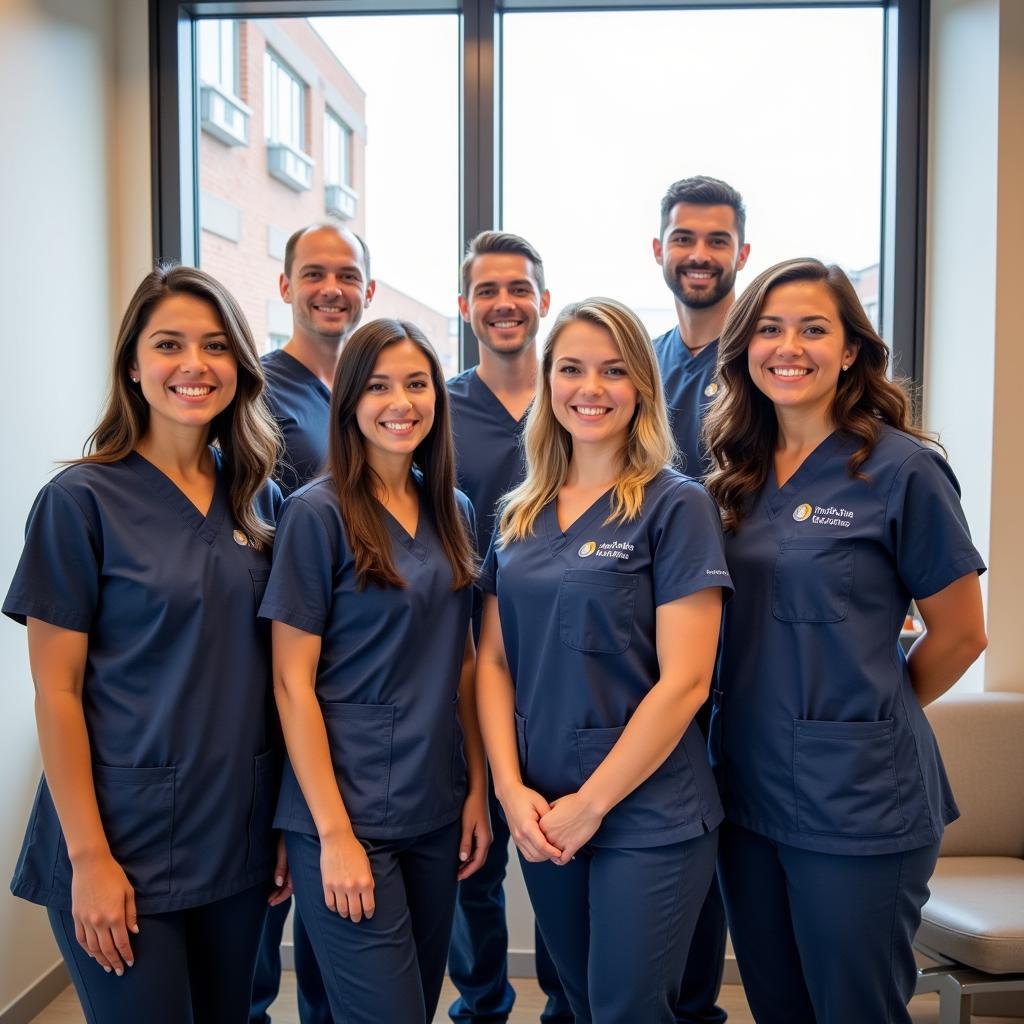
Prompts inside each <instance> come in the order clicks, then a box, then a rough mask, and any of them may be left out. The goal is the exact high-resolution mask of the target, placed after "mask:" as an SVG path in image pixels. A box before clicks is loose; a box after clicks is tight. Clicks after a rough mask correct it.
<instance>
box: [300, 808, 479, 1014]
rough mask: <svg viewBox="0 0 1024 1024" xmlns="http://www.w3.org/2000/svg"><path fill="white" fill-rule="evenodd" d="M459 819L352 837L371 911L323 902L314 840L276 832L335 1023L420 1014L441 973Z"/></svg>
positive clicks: (436, 993) (428, 1006) (429, 1010)
mask: <svg viewBox="0 0 1024 1024" xmlns="http://www.w3.org/2000/svg"><path fill="white" fill-rule="evenodd" d="M461 834H462V826H461V823H460V822H458V821H456V822H453V823H452V824H451V825H446V826H445V827H444V828H441V829H437V830H436V831H435V832H431V833H429V834H428V835H424V836H415V837H413V838H410V839H364V840H361V842H362V844H363V847H364V849H365V850H366V853H367V856H368V857H369V860H370V870H371V871H372V872H373V881H374V902H375V904H376V910H375V912H374V915H373V917H372V918H363V919H362V920H361V921H360V922H358V923H357V924H356V923H353V922H352V921H351V920H350V919H349V918H345V917H342V916H341V915H340V914H338V913H336V912H335V911H333V910H329V909H328V907H327V905H326V903H325V902H324V889H323V883H322V880H321V876H320V840H319V839H318V838H317V837H316V836H308V835H303V834H301V833H298V832H285V843H286V845H287V847H288V863H289V865H290V866H291V872H292V881H293V882H294V883H295V900H296V903H297V904H298V908H299V912H300V913H301V914H302V920H303V921H304V922H305V925H306V929H307V931H308V932H309V939H310V942H312V944H313V951H314V952H315V953H316V958H317V962H318V963H319V965H320V972H321V974H322V976H323V980H324V986H325V987H326V989H327V998H328V999H329V1001H330V1006H331V1012H332V1014H333V1015H334V1020H335V1021H336V1022H337V1024H383V1022H385V1021H386V1022H389V1024H390V1022H394V1024H427V1022H428V1021H430V1020H432V1019H433V1016H434V1011H435V1009H436V1008H437V1000H438V998H439V997H440V995H441V985H442V983H443V982H444V964H445V956H446V954H447V951H448V940H449V938H450V937H451V927H452V913H453V911H454V909H455V889H456V886H457V884H458V881H457V875H458V868H459V839H460V837H461Z"/></svg>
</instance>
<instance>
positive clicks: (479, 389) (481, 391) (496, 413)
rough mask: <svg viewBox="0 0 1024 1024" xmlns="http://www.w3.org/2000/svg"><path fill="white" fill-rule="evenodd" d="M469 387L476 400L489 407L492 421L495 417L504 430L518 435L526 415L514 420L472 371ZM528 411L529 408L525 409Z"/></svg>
mask: <svg viewBox="0 0 1024 1024" xmlns="http://www.w3.org/2000/svg"><path fill="white" fill-rule="evenodd" d="M470 387H471V388H473V390H474V391H475V392H476V397H477V399H478V400H479V401H480V402H482V403H484V404H486V405H489V406H490V412H491V418H492V420H493V419H494V418H495V417H496V418H497V422H500V423H504V425H505V427H506V429H508V430H510V431H513V432H515V434H516V435H518V434H519V431H520V429H521V428H522V425H523V422H524V421H525V420H526V413H525V412H524V413H523V417H522V419H518V420H517V419H516V418H515V417H514V416H513V415H512V413H510V412H509V411H508V409H506V408H505V406H504V405H503V404H502V401H501V399H500V398H499V397H498V396H497V395H496V394H495V393H494V392H493V391H492V390H491V389H490V388H489V387H488V386H487V384H486V383H485V382H484V380H483V378H481V376H480V374H479V373H477V371H476V370H475V369H474V370H473V376H472V377H471V378H470ZM526 408H527V411H529V408H530V407H529V406H527V407H526Z"/></svg>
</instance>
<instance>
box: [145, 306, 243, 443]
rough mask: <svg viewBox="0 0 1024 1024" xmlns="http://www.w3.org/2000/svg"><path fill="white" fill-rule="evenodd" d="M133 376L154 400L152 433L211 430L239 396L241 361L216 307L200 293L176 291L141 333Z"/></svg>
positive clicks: (149, 397) (155, 311)
mask: <svg viewBox="0 0 1024 1024" xmlns="http://www.w3.org/2000/svg"><path fill="white" fill-rule="evenodd" d="M129 374H130V376H131V377H132V378H133V383H132V386H133V387H140V388H141V389H142V395H143V397H144V398H145V399H146V402H147V403H148V404H149V413H150V419H149V431H150V432H152V431H154V430H162V429H164V428H165V427H172V428H174V429H180V428H183V427H184V428H194V429H202V430H206V429H208V427H209V425H210V422H211V420H213V418H214V417H215V416H217V415H218V414H219V413H221V412H223V411H224V410H225V409H226V408H227V407H228V406H229V405H230V404H231V401H232V399H233V398H234V397H235V390H236V387H237V383H238V360H237V359H236V358H235V354H234V352H233V351H232V350H231V345H230V341H229V339H228V336H227V334H226V333H225V330H224V324H223V323H221V319H220V316H219V315H218V313H217V311H216V309H215V308H214V307H213V306H212V305H211V304H210V303H208V302H205V301H204V300H203V299H200V298H197V297H196V296H194V295H187V294H172V295H168V296H167V297H166V298H164V299H161V300H160V302H158V303H157V305H156V306H155V307H154V309H153V312H152V313H151V314H150V317H149V319H148V320H147V321H146V323H145V325H144V326H143V328H142V330H141V331H140V333H139V340H138V342H137V344H136V348H135V357H134V359H133V360H132V362H131V364H130V366H129ZM135 379H137V380H138V383H135Z"/></svg>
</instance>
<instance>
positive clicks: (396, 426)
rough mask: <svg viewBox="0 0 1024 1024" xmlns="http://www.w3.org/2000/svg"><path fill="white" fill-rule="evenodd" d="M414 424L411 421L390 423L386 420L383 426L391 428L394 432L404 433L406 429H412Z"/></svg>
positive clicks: (387, 428)
mask: <svg viewBox="0 0 1024 1024" xmlns="http://www.w3.org/2000/svg"><path fill="white" fill-rule="evenodd" d="M414 426H415V424H413V423H390V422H387V421H385V422H384V428H385V429H386V430H393V431H394V432H395V433H396V434H405V433H407V432H408V431H410V430H412V428H413V427H414Z"/></svg>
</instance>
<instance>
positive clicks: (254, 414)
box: [69, 262, 280, 544]
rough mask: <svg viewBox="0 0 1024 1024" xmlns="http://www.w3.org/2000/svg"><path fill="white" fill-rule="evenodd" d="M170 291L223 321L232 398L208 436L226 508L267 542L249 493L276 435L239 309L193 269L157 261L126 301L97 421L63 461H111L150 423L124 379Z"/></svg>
mask: <svg viewBox="0 0 1024 1024" xmlns="http://www.w3.org/2000/svg"><path fill="white" fill-rule="evenodd" d="M171 295H191V296H192V297H194V298H197V299H200V300H201V301H203V302H205V303H207V305H209V306H211V307H212V308H213V310H214V311H215V312H216V313H217V316H218V317H219V318H220V321H221V323H222V324H223V325H224V333H225V334H226V335H227V339H228V345H229V347H230V348H231V353H232V355H234V357H235V360H236V361H237V363H238V384H237V389H236V391H235V397H234V398H233V399H232V400H231V403H230V404H229V405H228V407H227V408H226V409H224V410H223V411H221V412H220V413H218V414H217V415H216V416H215V417H214V418H213V420H211V422H210V427H209V434H208V437H207V440H208V442H209V443H211V444H216V445H217V446H218V447H219V448H220V450H221V452H223V454H224V468H225V471H226V473H227V478H228V480H229V483H230V491H229V494H230V503H231V514H232V516H233V517H234V520H235V522H236V523H237V524H238V526H239V527H240V528H241V529H242V530H243V531H244V532H245V533H247V534H248V535H249V536H250V537H251V538H253V539H254V540H255V541H256V542H257V544H270V543H271V542H272V541H273V536H274V528H273V526H272V525H271V524H269V523H266V522H264V521H263V520H262V519H261V518H260V517H259V516H258V515H257V514H256V511H255V509H254V507H253V499H254V498H255V497H256V494H257V493H258V492H259V491H260V489H261V488H262V487H263V485H264V484H265V483H266V481H267V480H268V478H269V477H270V475H271V473H272V472H273V470H274V465H275V463H276V461H277V455H278V450H279V446H280V433H279V431H278V429H277V425H276V424H275V423H274V420H273V418H272V417H271V415H270V412H269V410H268V409H267V406H266V403H265V402H264V399H263V391H264V377H263V367H262V366H261V365H260V359H259V354H258V353H257V351H256V342H255V340H254V339H253V336H252V331H251V330H250V329H249V324H248V322H247V321H246V319H245V314H244V313H243V312H242V310H241V309H240V308H239V305H238V303H237V302H236V301H235V299H234V298H233V297H232V295H231V293H230V292H229V291H228V290H227V289H226V288H225V287H224V286H223V285H222V284H221V283H220V282H219V281H216V280H214V278H212V277H210V275H209V274H206V273H204V272H203V271H202V270H197V269H196V268H195V267H179V266H175V265H174V264H172V263H164V262H161V263H158V264H157V266H156V267H155V268H154V269H153V270H152V271H151V272H150V273H149V274H147V275H146V276H145V277H144V278H143V279H142V282H141V283H140V284H139V286H138V288H136V289H135V294H134V295H133V296H132V298H131V301H130V302H129V303H128V308H127V309H126V310H125V314H124V318H123V319H122V321H121V328H120V330H119V331H118V332H117V340H116V342H115V343H114V368H113V374H112V378H111V384H110V394H109V396H108V398H107V404H106V408H105V409H104V411H103V415H102V417H101V418H100V422H99V425H98V426H97V427H96V429H95V430H94V431H93V432H92V433H91V434H90V435H89V437H88V438H87V439H86V442H85V447H84V452H85V454H84V455H83V457H82V458H80V459H73V460H69V462H71V463H72V464H73V463H80V462H101V463H106V462H116V461H117V460H118V459H123V458H124V457H125V456H126V455H128V454H129V452H131V451H133V450H134V449H135V447H136V446H137V445H138V443H139V441H141V440H142V438H143V437H144V436H145V434H146V431H147V430H148V428H149V403H148V402H147V401H146V399H145V397H144V396H143V394H142V388H140V387H139V386H138V385H137V384H131V383H130V382H129V377H130V368H131V365H132V363H133V362H134V361H135V358H136V349H137V347H138V342H139V336H140V335H141V334H142V332H143V331H144V330H145V328H146V324H147V323H148V322H149V320H150V317H151V316H152V315H153V312H154V310H155V309H156V308H157V306H158V305H159V304H160V303H161V302H162V301H163V300H164V299H166V298H168V297H169V296H171Z"/></svg>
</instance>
